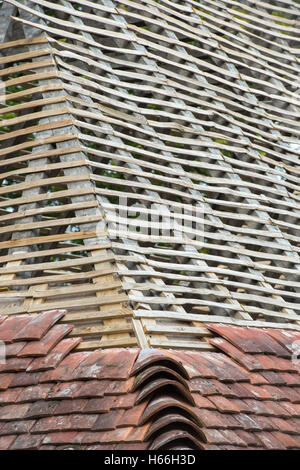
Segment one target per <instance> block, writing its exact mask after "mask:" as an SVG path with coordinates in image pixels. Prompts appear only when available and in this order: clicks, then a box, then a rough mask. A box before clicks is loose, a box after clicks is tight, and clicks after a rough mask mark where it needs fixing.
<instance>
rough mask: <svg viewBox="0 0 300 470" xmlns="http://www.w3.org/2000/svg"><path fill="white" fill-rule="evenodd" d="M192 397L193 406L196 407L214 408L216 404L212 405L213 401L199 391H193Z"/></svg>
mask: <svg viewBox="0 0 300 470" xmlns="http://www.w3.org/2000/svg"><path fill="white" fill-rule="evenodd" d="M192 395H193V399H194V403H195V406H197V407H198V408H206V409H207V410H214V409H216V406H215V405H214V403H213V401H211V400H209V399H207V398H205V397H202V396H201V395H200V394H199V393H193V394H192Z"/></svg>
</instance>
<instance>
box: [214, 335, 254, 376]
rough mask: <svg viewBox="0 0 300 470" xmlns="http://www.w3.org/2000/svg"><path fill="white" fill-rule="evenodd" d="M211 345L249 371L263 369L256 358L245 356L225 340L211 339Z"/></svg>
mask: <svg viewBox="0 0 300 470" xmlns="http://www.w3.org/2000/svg"><path fill="white" fill-rule="evenodd" d="M209 343H210V344H212V345H213V346H215V347H216V348H218V349H220V350H221V351H223V352H224V353H225V354H227V355H228V356H230V357H231V358H232V359H234V360H235V361H237V362H238V363H239V364H241V365H242V366H244V367H246V369H248V370H249V371H254V370H260V369H261V364H260V363H259V362H258V361H256V360H255V356H250V355H249V354H243V353H242V351H241V350H240V349H238V348H236V347H235V346H233V344H231V343H229V342H228V341H226V340H225V339H224V338H211V339H209Z"/></svg>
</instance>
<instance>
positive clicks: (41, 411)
mask: <svg viewBox="0 0 300 470" xmlns="http://www.w3.org/2000/svg"><path fill="white" fill-rule="evenodd" d="M59 404H60V402H59V401H44V400H41V401H36V402H35V403H32V404H31V406H30V407H29V409H28V411H27V413H26V415H25V418H26V419H28V418H44V417H47V416H52V415H53V414H54V413H55V409H56V408H57V407H58V406H59Z"/></svg>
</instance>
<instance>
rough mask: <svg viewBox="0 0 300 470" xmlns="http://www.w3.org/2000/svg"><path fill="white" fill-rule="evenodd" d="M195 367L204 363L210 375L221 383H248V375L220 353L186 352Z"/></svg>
mask: <svg viewBox="0 0 300 470" xmlns="http://www.w3.org/2000/svg"><path fill="white" fill-rule="evenodd" d="M186 354H187V355H188V356H190V357H191V358H192V359H193V360H194V363H195V365H196V364H199V363H201V364H202V363H204V364H206V365H207V367H208V368H209V370H210V371H211V373H213V374H215V377H213V378H217V379H219V380H221V381H222V382H242V381H249V375H248V373H247V371H245V370H244V369H243V368H242V367H241V366H239V365H238V364H237V363H235V362H234V361H232V360H231V359H230V358H228V357H227V356H225V355H224V354H222V353H214V352H196V351H188V352H187V353H186ZM201 367H202V365H201Z"/></svg>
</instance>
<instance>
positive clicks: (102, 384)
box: [74, 380, 109, 398]
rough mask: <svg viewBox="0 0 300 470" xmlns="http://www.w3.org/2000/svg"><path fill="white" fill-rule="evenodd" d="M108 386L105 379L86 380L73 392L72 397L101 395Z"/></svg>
mask: <svg viewBox="0 0 300 470" xmlns="http://www.w3.org/2000/svg"><path fill="white" fill-rule="evenodd" d="M108 386H109V382H108V381H107V380H101V381H100V380H88V381H87V382H83V383H82V384H81V387H80V389H79V390H78V391H76V392H75V393H74V397H81V398H94V397H95V398H97V397H103V395H104V393H105V391H106V390H107V388H108Z"/></svg>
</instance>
